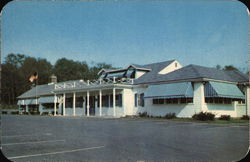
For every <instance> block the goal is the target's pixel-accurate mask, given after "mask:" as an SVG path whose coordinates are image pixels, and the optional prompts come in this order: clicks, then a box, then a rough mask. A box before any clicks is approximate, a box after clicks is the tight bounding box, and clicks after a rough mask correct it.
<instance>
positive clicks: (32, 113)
mask: <svg viewBox="0 0 250 162" xmlns="http://www.w3.org/2000/svg"><path fill="white" fill-rule="evenodd" d="M30 114H31V115H39V114H40V112H39V111H32V112H30Z"/></svg>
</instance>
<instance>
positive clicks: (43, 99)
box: [39, 96, 54, 103]
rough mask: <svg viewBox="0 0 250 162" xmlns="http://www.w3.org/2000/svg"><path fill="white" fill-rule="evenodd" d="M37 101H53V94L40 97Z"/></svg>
mask: <svg viewBox="0 0 250 162" xmlns="http://www.w3.org/2000/svg"><path fill="white" fill-rule="evenodd" d="M39 103H54V96H46V97H40V98H39Z"/></svg>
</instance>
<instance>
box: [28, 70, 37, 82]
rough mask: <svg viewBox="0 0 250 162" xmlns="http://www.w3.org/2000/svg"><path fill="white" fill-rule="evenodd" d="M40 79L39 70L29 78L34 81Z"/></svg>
mask: <svg viewBox="0 0 250 162" xmlns="http://www.w3.org/2000/svg"><path fill="white" fill-rule="evenodd" d="M36 79H38V74H37V72H35V73H34V74H33V75H31V77H30V78H29V81H30V82H34V80H36Z"/></svg>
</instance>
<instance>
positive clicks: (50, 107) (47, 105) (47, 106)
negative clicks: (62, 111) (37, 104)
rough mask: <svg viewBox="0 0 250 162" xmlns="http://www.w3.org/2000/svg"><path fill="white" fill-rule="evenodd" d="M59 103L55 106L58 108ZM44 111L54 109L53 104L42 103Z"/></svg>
mask: <svg viewBox="0 0 250 162" xmlns="http://www.w3.org/2000/svg"><path fill="white" fill-rule="evenodd" d="M58 105H59V103H57V104H56V106H58ZM42 106H43V108H44V109H54V103H43V104H42Z"/></svg>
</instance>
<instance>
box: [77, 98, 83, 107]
mask: <svg viewBox="0 0 250 162" xmlns="http://www.w3.org/2000/svg"><path fill="white" fill-rule="evenodd" d="M76 107H83V97H76Z"/></svg>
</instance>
